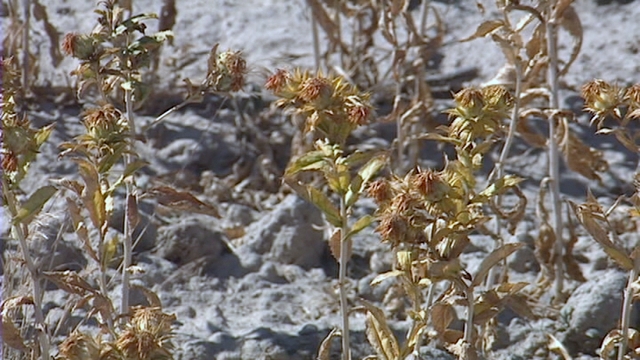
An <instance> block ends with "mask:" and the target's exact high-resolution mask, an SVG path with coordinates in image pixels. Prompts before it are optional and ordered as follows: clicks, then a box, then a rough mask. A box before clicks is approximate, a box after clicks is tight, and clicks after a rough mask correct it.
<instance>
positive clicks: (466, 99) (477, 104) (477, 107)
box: [450, 88, 485, 119]
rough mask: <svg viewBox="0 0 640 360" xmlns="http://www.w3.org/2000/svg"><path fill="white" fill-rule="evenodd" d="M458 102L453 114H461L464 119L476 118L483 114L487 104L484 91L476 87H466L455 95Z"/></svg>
mask: <svg viewBox="0 0 640 360" xmlns="http://www.w3.org/2000/svg"><path fill="white" fill-rule="evenodd" d="M454 100H455V102H456V105H457V106H456V108H455V110H453V111H451V112H450V113H451V114H452V115H456V116H460V117H462V118H464V119H474V118H477V117H478V116H480V115H481V114H482V109H483V107H484V105H485V101H484V96H483V94H482V91H480V90H478V89H474V88H464V89H462V90H460V91H459V92H457V93H456V94H455V95H454Z"/></svg>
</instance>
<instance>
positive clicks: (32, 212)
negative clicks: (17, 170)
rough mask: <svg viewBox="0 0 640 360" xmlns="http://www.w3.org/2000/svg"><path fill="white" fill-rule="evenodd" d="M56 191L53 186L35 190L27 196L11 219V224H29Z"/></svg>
mask: <svg viewBox="0 0 640 360" xmlns="http://www.w3.org/2000/svg"><path fill="white" fill-rule="evenodd" d="M56 191H57V189H56V187H55V186H53V185H47V186H43V187H41V188H39V189H38V190H36V191H35V192H34V193H33V194H31V196H29V199H27V201H25V202H24V203H23V204H22V205H21V206H20V209H18V211H17V214H16V215H15V216H14V217H13V224H14V225H15V224H23V225H27V224H29V223H30V222H31V221H32V220H33V218H35V216H36V215H38V213H39V212H40V210H42V208H43V207H44V204H46V203H47V201H49V199H50V198H51V197H52V196H53V194H55V193H56Z"/></svg>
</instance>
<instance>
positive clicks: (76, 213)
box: [67, 198, 100, 262]
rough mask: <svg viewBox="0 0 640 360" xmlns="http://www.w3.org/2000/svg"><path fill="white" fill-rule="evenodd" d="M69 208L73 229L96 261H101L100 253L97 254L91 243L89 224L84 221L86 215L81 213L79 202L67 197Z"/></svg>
mask: <svg viewBox="0 0 640 360" xmlns="http://www.w3.org/2000/svg"><path fill="white" fill-rule="evenodd" d="M67 210H68V211H69V216H70V217H71V223H72V224H73V229H74V231H75V232H76V235H78V238H79V239H80V241H81V242H82V247H83V248H84V250H85V251H86V252H87V253H88V254H89V256H90V257H91V258H92V259H93V260H95V261H96V262H100V260H99V259H98V254H96V252H95V251H94V250H93V247H92V245H91V240H90V239H89V230H88V229H87V225H86V224H85V222H84V217H83V216H82V215H81V214H80V208H79V207H78V204H77V203H76V202H75V201H73V200H71V199H69V198H67Z"/></svg>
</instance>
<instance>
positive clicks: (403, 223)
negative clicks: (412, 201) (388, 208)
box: [375, 212, 411, 246]
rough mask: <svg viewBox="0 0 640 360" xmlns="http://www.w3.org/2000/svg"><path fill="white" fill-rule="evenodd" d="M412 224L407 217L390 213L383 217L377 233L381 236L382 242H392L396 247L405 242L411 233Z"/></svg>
mask: <svg viewBox="0 0 640 360" xmlns="http://www.w3.org/2000/svg"><path fill="white" fill-rule="evenodd" d="M410 226H411V225H410V224H409V222H408V221H407V219H406V218H405V217H403V216H402V215H400V214H398V213H396V212H389V213H386V214H384V215H383V216H382V218H381V219H380V224H379V225H378V227H376V229H375V231H376V232H377V233H378V234H380V237H381V238H382V241H385V242H390V243H392V244H393V245H394V246H395V245H398V244H400V243H403V242H405V240H406V239H407V236H408V235H409V233H410V229H409V228H410Z"/></svg>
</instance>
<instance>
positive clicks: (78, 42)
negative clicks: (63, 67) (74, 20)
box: [62, 33, 100, 60]
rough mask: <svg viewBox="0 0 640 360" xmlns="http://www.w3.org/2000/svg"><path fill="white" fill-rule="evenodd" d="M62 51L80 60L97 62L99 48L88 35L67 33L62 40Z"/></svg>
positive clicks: (94, 40)
mask: <svg viewBox="0 0 640 360" xmlns="http://www.w3.org/2000/svg"><path fill="white" fill-rule="evenodd" d="M62 51H63V52H64V53H65V54H67V55H70V56H73V57H75V58H77V59H80V60H97V57H98V55H99V52H100V46H99V44H98V42H97V41H96V39H95V38H93V37H92V36H90V35H78V34H76V33H68V34H67V35H65V36H64V39H63V40H62Z"/></svg>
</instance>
